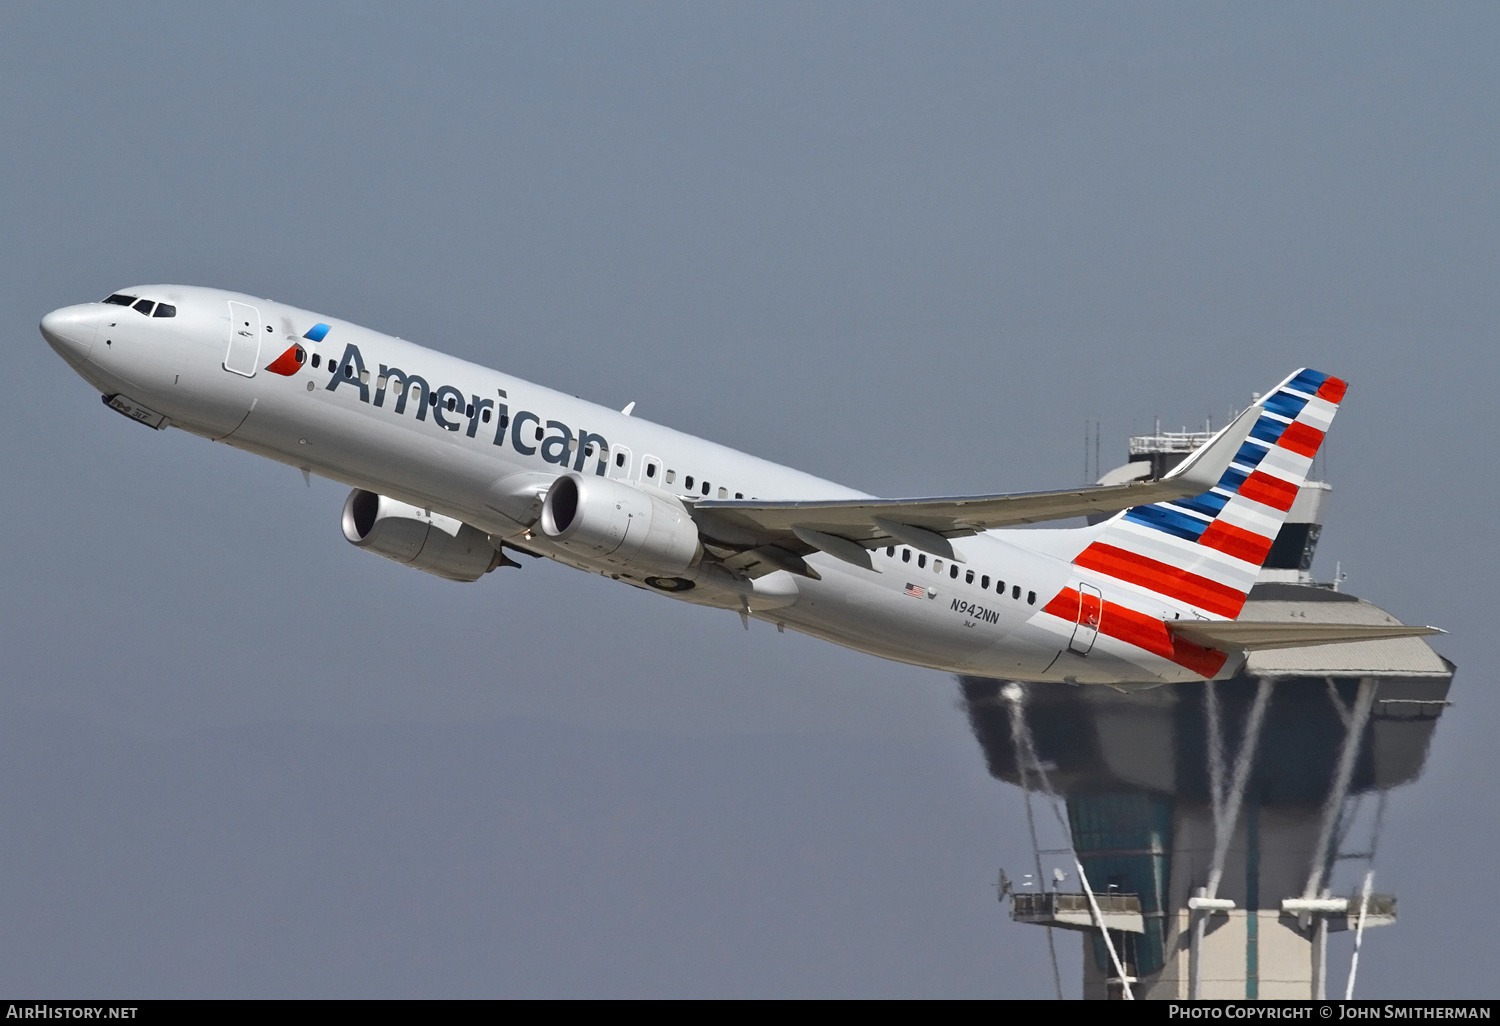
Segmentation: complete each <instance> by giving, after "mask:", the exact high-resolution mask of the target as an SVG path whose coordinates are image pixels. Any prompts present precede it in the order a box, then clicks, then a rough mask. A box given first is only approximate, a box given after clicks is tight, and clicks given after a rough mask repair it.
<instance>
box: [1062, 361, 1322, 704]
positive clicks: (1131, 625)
mask: <svg viewBox="0 0 1500 1026" xmlns="http://www.w3.org/2000/svg"><path fill="white" fill-rule="evenodd" d="M1347 388H1348V385H1347V384H1346V383H1345V382H1344V381H1342V380H1340V379H1339V378H1335V377H1330V376H1329V375H1327V374H1322V373H1319V372H1318V371H1314V370H1299V371H1298V372H1297V373H1295V374H1293V375H1291V376H1290V377H1288V378H1287V379H1286V380H1285V381H1283V382H1282V383H1281V384H1280V385H1278V386H1277V387H1276V388H1275V389H1274V390H1273V391H1272V392H1270V393H1269V394H1268V395H1266V396H1264V397H1263V398H1261V399H1260V400H1259V401H1258V402H1257V403H1256V405H1257V406H1258V407H1260V410H1261V413H1260V416H1259V418H1258V419H1257V420H1256V422H1255V424H1254V426H1253V427H1252V428H1251V430H1250V434H1249V437H1247V438H1246V440H1245V441H1244V443H1243V444H1242V445H1241V446H1240V449H1239V452H1238V453H1237V454H1236V455H1235V457H1234V460H1233V462H1232V463H1231V464H1230V466H1229V469H1227V470H1226V471H1225V472H1224V474H1223V476H1222V477H1221V478H1220V479H1219V483H1218V484H1217V485H1215V486H1214V487H1213V488H1212V489H1210V490H1209V491H1207V492H1204V493H1203V494H1202V495H1196V496H1193V497H1191V498H1187V499H1178V500H1176V501H1173V502H1158V503H1153V504H1152V505H1149V506H1136V507H1134V508H1132V509H1128V510H1126V511H1124V512H1123V513H1120V514H1117V515H1116V516H1115V517H1114V518H1112V519H1111V520H1109V521H1107V522H1106V523H1104V524H1101V525H1100V527H1099V528H1096V529H1095V530H1096V531H1097V532H1098V533H1097V534H1095V535H1094V538H1093V540H1092V541H1091V542H1090V544H1089V545H1088V546H1087V547H1086V548H1085V549H1084V550H1083V551H1082V552H1080V553H1079V554H1078V556H1077V557H1075V558H1074V560H1073V562H1074V565H1075V566H1077V567H1078V569H1079V571H1081V572H1082V573H1081V576H1083V577H1086V578H1087V577H1095V576H1096V575H1097V576H1098V577H1101V578H1105V579H1107V580H1102V581H1100V583H1101V584H1106V585H1110V586H1113V587H1111V588H1110V590H1112V591H1115V592H1116V593H1117V594H1119V592H1118V584H1121V583H1123V584H1125V585H1129V586H1130V588H1129V592H1134V593H1136V594H1137V595H1138V594H1139V592H1138V591H1137V589H1139V591H1140V592H1146V593H1147V595H1145V596H1140V598H1147V599H1148V600H1149V598H1150V597H1151V596H1162V597H1165V598H1168V599H1170V600H1172V603H1173V604H1174V605H1177V606H1179V607H1186V608H1187V609H1188V611H1189V612H1190V613H1194V614H1197V615H1201V616H1203V617H1206V618H1208V619H1231V620H1232V619H1234V618H1235V617H1237V616H1239V614H1240V610H1241V609H1242V608H1243V607H1244V604H1245V599H1246V597H1247V596H1248V595H1249V593H1250V589H1251V587H1252V586H1254V584H1255V580H1256V577H1257V576H1258V574H1259V572H1260V568H1261V565H1262V564H1263V563H1264V562H1265V559H1266V554H1267V553H1268V552H1270V550H1271V543H1272V542H1273V541H1275V540H1276V535H1277V532H1279V531H1280V529H1281V524H1282V522H1283V521H1284V520H1285V519H1286V515H1287V511H1288V510H1290V509H1291V507H1292V503H1293V501H1295V500H1296V498H1297V492H1298V490H1299V489H1300V488H1301V487H1302V484H1303V482H1304V481H1306V480H1307V475H1308V472H1309V471H1310V470H1311V469H1312V460H1313V456H1315V455H1316V454H1317V451H1318V447H1319V446H1320V445H1321V444H1322V442H1323V436H1324V434H1325V433H1326V432H1327V431H1328V427H1329V425H1330V424H1331V423H1332V422H1333V416H1334V414H1335V413H1336V412H1337V411H1338V406H1339V403H1340V402H1341V401H1342V400H1343V398H1344V392H1345V391H1346V389H1347ZM1106 594H1108V592H1106ZM1120 598H1121V599H1122V600H1123V603H1122V604H1118V605H1117V604H1116V603H1114V602H1106V603H1105V606H1106V608H1105V609H1104V610H1102V613H1103V615H1102V617H1101V625H1100V631H1101V632H1102V633H1105V634H1109V635H1112V636H1114V637H1116V638H1117V639H1119V640H1121V641H1125V642H1127V643H1129V644H1132V645H1135V646H1137V647H1140V648H1144V649H1147V650H1148V651H1152V652H1155V653H1156V654H1158V655H1161V656H1163V657H1165V658H1167V659H1171V660H1172V661H1173V662H1176V663H1178V664H1179V665H1182V666H1185V667H1187V668H1189V669H1191V670H1193V671H1194V672H1196V673H1199V674H1201V675H1203V676H1213V674H1214V673H1216V672H1217V671H1218V669H1219V668H1220V667H1221V666H1222V665H1223V663H1224V660H1225V656H1224V654H1223V653H1221V652H1216V651H1214V650H1212V649H1201V648H1198V647H1197V646H1194V645H1190V644H1187V643H1185V642H1182V641H1181V640H1178V639H1174V638H1173V637H1172V636H1171V635H1170V632H1169V631H1168V630H1167V629H1166V625H1165V623H1164V622H1163V621H1162V619H1161V618H1160V615H1159V614H1156V615H1148V614H1145V613H1142V612H1139V611H1138V609H1139V608H1140V607H1142V606H1143V605H1144V603H1142V602H1141V601H1139V599H1137V600H1136V601H1134V602H1132V601H1131V599H1130V597H1129V594H1128V593H1126V594H1120ZM1079 601H1080V600H1079V596H1078V593H1077V592H1076V591H1074V589H1072V588H1066V589H1064V590H1063V592H1062V594H1060V595H1058V596H1057V598H1055V599H1053V601H1052V602H1051V603H1048V607H1047V610H1046V611H1047V612H1054V608H1053V607H1054V606H1055V613H1054V615H1058V616H1061V617H1063V618H1065V619H1069V620H1072V619H1075V618H1076V617H1077V615H1078V609H1079V608H1080V606H1079ZM1132 605H1134V606H1136V607H1137V608H1135V609H1132V608H1130V607H1131V606H1132ZM1148 608H1149V606H1148Z"/></svg>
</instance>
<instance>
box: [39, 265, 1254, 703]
mask: <svg viewBox="0 0 1500 1026" xmlns="http://www.w3.org/2000/svg"><path fill="white" fill-rule="evenodd" d="M131 291H132V293H133V294H136V295H139V296H145V297H150V298H151V299H153V300H158V301H163V302H167V303H171V304H173V305H174V306H175V308H176V313H175V316H173V317H170V318H162V317H147V316H143V315H142V314H140V313H138V312H137V311H135V310H133V309H131V308H130V307H127V306H118V305H105V304H101V303H90V304H84V305H81V306H77V307H69V308H65V309H64V310H60V311H57V312H55V313H54V314H50V315H48V321H46V322H44V334H45V335H46V336H47V338H48V341H49V342H50V343H51V344H52V345H53V346H54V348H56V349H57V350H58V351H59V353H61V354H62V355H63V356H64V358H65V359H67V360H68V362H69V363H70V364H71V365H72V366H73V367H74V369H76V370H77V372H78V373H79V374H80V375H81V376H82V377H84V378H85V379H86V380H87V381H88V382H89V383H90V384H92V385H93V386H94V387H95V388H97V389H99V390H100V392H101V393H103V394H104V395H106V396H111V395H116V394H119V395H122V396H125V397H128V398H129V399H130V400H132V401H133V402H134V403H136V404H139V405H140V406H141V407H143V408H147V409H149V410H151V411H154V412H155V413H157V414H161V415H164V416H165V417H167V418H169V420H170V423H171V425H172V426H174V427H179V428H182V429H183V430H186V431H190V432H192V433H194V434H198V435H202V436H204V437H206V438H210V439H213V440H215V441H219V442H224V443H226V444H228V445H232V446H235V447H237V448H241V449H245V450H248V451H250V452H254V453H258V454H260V455H262V456H266V457H269V458H270V459H273V460H277V461H279V462H281V463H286V464H289V465H291V466H294V467H299V468H302V469H304V470H307V471H309V472H311V473H314V474H318V475H320V476H323V477H328V478H332V479H334V480H337V481H341V482H344V483H346V484H348V485H351V486H353V487H356V488H360V489H365V490H367V491H371V492H377V493H380V494H383V495H387V496H390V497H392V498H395V499H398V500H401V501H403V502H406V503H410V504H411V505H413V506H417V507H421V508H423V509H426V510H430V511H432V512H434V513H439V514H442V515H444V516H447V517H452V518H455V519H457V520H461V521H463V522H464V523H467V524H470V525H472V526H473V527H475V528H477V529H478V530H480V531H483V532H486V533H487V534H489V535H490V536H491V538H492V539H494V540H495V541H496V542H500V541H506V542H510V543H513V544H515V545H517V546H520V547H522V548H524V549H526V550H529V551H531V552H534V553H539V554H541V555H544V556H547V557H550V558H553V559H556V560H559V561H560V562H564V563H567V564H569V565H571V566H575V567H577V568H579V569H583V570H588V571H591V572H598V573H605V574H607V575H608V576H611V577H614V578H616V579H618V580H621V581H623V582H624V583H628V584H631V585H632V586H635V587H639V588H644V589H646V590H653V589H652V588H651V587H650V586H649V585H648V584H646V583H645V580H644V578H643V577H642V576H638V575H631V574H628V573H621V572H620V570H619V568H618V567H608V566H604V565H599V564H593V565H591V564H590V563H589V562H588V561H586V560H582V559H580V558H578V557H577V556H576V554H573V553H570V552H568V551H566V550H564V549H562V548H559V547H557V546H555V545H553V544H552V543H551V542H550V540H549V539H548V538H547V537H546V536H545V535H544V534H542V533H541V532H540V531H533V530H531V527H532V526H533V524H534V523H535V520H536V516H537V513H538V512H539V509H540V495H541V493H542V492H544V491H545V489H546V487H547V484H548V483H549V482H550V481H552V480H553V479H554V478H556V477H557V476H558V475H559V474H561V473H564V472H565V471H576V472H580V473H582V474H583V475H585V476H586V477H587V476H591V475H599V474H602V475H603V476H607V477H610V478H614V479H617V480H620V481H625V482H629V483H631V484H633V485H637V486H640V487H643V488H647V489H652V488H655V489H661V490H662V491H664V492H667V493H671V494H675V495H678V496H682V497H686V498H694V499H701V498H703V497H705V496H709V497H713V498H737V497H742V498H744V499H751V498H756V499H762V500H796V499H805V500H834V499H849V498H860V497H864V493H861V492H858V491H855V490H853V489H850V488H846V487H844V486H842V485H838V484H834V483H833V482H830V481H825V480H822V479H820V478H817V477H813V476H811V475H809V474H804V473H802V472H800V471H797V470H793V469H791V468H788V467H783V466H779V465H777V464H774V463H770V462H768V461H766V460H762V459H758V458H756V457H754V456H750V455H747V454H745V453H742V452H737V451H735V450H733V449H729V448H726V447H724V446H721V445H716V444H714V443H712V442H709V441H705V440H704V439H701V438H696V437H694V436H691V435H687V434H683V433H682V432H678V431H674V430H672V429H671V428H667V427H663V426H661V425H659V424H653V423H651V422H650V421H647V420H645V419H643V418H639V417H633V416H627V415H626V414H624V413H621V412H619V411H616V410H612V409H608V408H605V407H602V406H599V405H597V404H594V403H590V402H586V401H584V400H582V399H578V398H576V397H573V396H570V395H566V394H564V393H561V392H556V391H553V390H552V389H549V388H545V387H543V386H540V385H535V384H532V383H531V382H528V381H523V380H521V379H519V378H514V377H511V376H509V375H506V374H503V373H501V372H499V371H496V370H491V369H489V368H486V367H482V366H479V365H477V364H473V363H469V362H467V361H464V360H459V359H456V358H454V357H452V356H448V355H445V354H444V353H441V352H437V351H435V350H432V349H427V348H424V347H422V346H419V345H415V344H413V343H411V342H407V341H404V340H402V339H399V338H393V337H391V336H388V335H382V334H379V333H378V332H374V331H370V330H368V329H365V328H361V327H359V326H358V325H354V324H350V323H348V322H345V321H340V320H337V319H335V318H331V317H326V316H323V315H318V314H312V313H309V312H307V311H304V310H300V309H296V308H293V307H289V306H286V305H284V304H281V303H276V302H272V301H269V300H265V299H258V298H253V297H249V296H244V295H240V294H238V293H231V292H223V291H219V290H213V289H203V288H194V287H184V286H157V287H145V288H141V289H137V290H131ZM231 304H237V305H234V306H232V305H231ZM231 310H234V311H235V316H236V318H237V322H235V323H232V322H231ZM247 324H248V330H247ZM315 324H325V325H328V326H329V330H328V331H327V333H326V336H325V337H323V338H322V340H321V341H314V340H312V339H310V338H307V337H304V336H305V334H306V333H307V332H308V331H309V329H310V328H311V327H312V326H313V325H315ZM299 345H300V346H302V347H303V348H304V349H305V351H306V357H307V358H306V362H305V363H304V364H302V365H301V366H300V367H299V368H297V369H296V371H295V372H294V373H290V374H282V373H272V372H270V371H268V370H267V366H268V365H269V364H271V363H272V362H273V361H274V360H276V358H277V357H278V356H279V355H280V354H282V353H283V352H285V351H287V350H288V349H289V348H290V347H293V346H299ZM235 347H238V349H236V348H235ZM355 354H357V360H356V358H355ZM226 363H230V364H233V365H234V366H236V367H238V368H239V369H240V371H241V372H239V373H237V372H236V371H235V370H231V369H226ZM315 363H316V364H317V366H314V364H315ZM330 363H332V365H333V367H334V368H335V369H334V370H333V371H330ZM361 365H362V372H361ZM246 370H248V371H251V372H252V373H248V374H247V373H244V371H246ZM392 371H399V372H401V375H405V376H417V377H420V378H421V379H423V380H424V381H425V383H426V385H427V386H428V387H427V388H426V389H425V390H422V391H421V392H416V391H414V390H412V391H408V389H407V388H406V385H407V383H406V382H405V381H401V375H397V374H393V373H392ZM398 382H399V384H398ZM401 393H408V398H407V401H405V402H402V396H401ZM429 395H431V396H433V397H435V398H436V400H437V403H436V405H433V404H431V402H430V401H429V399H428V396H429ZM424 403H426V406H425V408H423V404H424ZM450 407H451V408H450ZM419 410H420V411H421V413H422V414H423V415H421V416H419V415H418V414H419ZM1068 534H1069V532H1067V531H1038V530H998V531H990V532H987V533H985V534H981V535H977V536H975V537H972V538H966V539H963V542H962V546H961V547H962V550H963V556H964V558H965V561H964V562H963V563H961V564H958V569H957V570H956V571H955V570H954V569H953V566H954V564H953V563H952V562H951V561H945V560H941V559H937V558H935V557H933V556H931V555H927V554H924V553H920V552H918V551H916V550H914V549H911V548H908V547H906V546H902V545H896V546H894V547H893V548H890V549H887V548H882V549H879V550H876V551H875V552H874V553H873V562H874V569H873V570H867V569H864V568H862V567H858V566H855V565H852V564H850V563H848V562H844V561H842V560H840V559H836V558H833V557H830V556H828V555H826V554H824V553H821V552H815V553H813V554H812V555H810V556H808V557H807V562H808V564H809V565H811V566H812V567H813V568H814V569H815V570H816V572H817V573H818V574H819V575H820V577H819V579H812V578H809V577H800V576H799V577H795V578H793V576H792V575H790V574H788V573H786V572H785V571H778V572H777V573H775V574H773V575H771V579H768V580H767V579H763V581H762V582H759V587H758V588H756V589H755V590H753V591H749V592H748V593H747V590H746V587H745V586H744V584H743V583H740V582H735V581H733V580H732V579H731V577H730V575H729V574H728V573H726V572H725V571H724V570H723V569H722V568H721V567H716V566H714V565H713V563H712V561H711V560H708V561H705V562H704V563H703V564H702V565H700V566H699V567H696V568H694V569H692V570H690V571H687V572H685V573H684V576H685V577H687V578H693V579H695V580H696V582H697V585H698V586H697V587H693V588H692V589H691V590H687V591H678V592H672V593H670V595H671V597H675V598H680V599H682V600H683V601H688V602H695V603H698V604H703V605H710V606H716V607H720V608H725V609H736V610H742V611H744V612H747V613H748V614H749V615H751V616H754V617H756V618H758V619H762V620H765V621H767V622H771V623H774V624H776V625H778V626H783V627H788V628H791V629H793V630H797V631H801V632H803V633H806V634H810V635H814V636H817V637H820V638H824V639H826V640H829V641H832V642H835V643H837V644H840V645H844V646H847V647H849V648H853V649H857V650H859V651H862V652H868V653H870V654H872V655H877V656H881V657H883V658H887V659H894V660H899V661H901V662H906V663H912V664H916V665H920V666H927V667H932V668H934V669H939V670H945V671H951V672H957V673H971V674H980V675H985V676H994V677H1011V678H1019V679H1031V680H1073V681H1078V682H1102V683H1122V682H1142V683H1151V682H1163V681H1177V680H1193V679H1199V678H1198V677H1197V676H1196V675H1195V674H1193V673H1192V672H1190V671H1188V670H1186V669H1184V668H1183V667H1181V666H1178V665H1175V664H1173V663H1171V662H1168V661H1166V660H1163V659H1158V658H1155V657H1153V656H1150V655H1149V654H1148V653H1144V652H1142V651H1140V650H1138V649H1134V648H1131V647H1130V646H1128V645H1123V644H1119V643H1118V642H1116V641H1115V640H1114V639H1111V638H1107V637H1105V636H1103V635H1100V636H1099V637H1098V638H1097V640H1096V641H1094V642H1093V643H1092V646H1091V648H1090V649H1089V650H1088V652H1087V654H1086V655H1083V654H1077V653H1075V652H1074V651H1071V650H1070V648H1069V642H1070V639H1071V638H1072V636H1073V625H1072V624H1069V623H1067V622H1065V621H1060V620H1059V618H1058V617H1057V616H1055V615H1048V614H1045V613H1043V608H1044V607H1045V606H1046V605H1047V603H1048V601H1049V600H1050V599H1052V598H1053V597H1054V596H1056V595H1058V594H1059V592H1060V591H1061V590H1062V589H1064V588H1065V587H1073V588H1077V587H1078V585H1079V580H1080V578H1079V576H1078V571H1077V568H1075V567H1073V566H1072V565H1071V563H1070V562H1069V559H1070V557H1071V555H1072V554H1073V552H1074V551H1076V546H1073V547H1072V548H1070V547H1069V544H1068V542H1067V541H1066V539H1065V538H1064V536H1066V535H1068ZM1059 557H1061V558H1059ZM1002 581H1003V582H1004V591H1003V593H1002V592H1001V591H1000V590H999V582H1002ZM664 594H665V593H664ZM1149 602H1150V603H1155V604H1156V605H1155V610H1156V613H1153V615H1157V614H1159V615H1162V616H1165V617H1167V618H1171V617H1172V616H1174V615H1186V614H1189V613H1191V610H1187V609H1186V608H1185V607H1180V606H1174V605H1172V604H1171V603H1170V602H1169V601H1168V600H1165V599H1162V598H1160V597H1155V596H1153V597H1150V598H1149ZM1232 669H1233V667H1226V671H1228V670H1232Z"/></svg>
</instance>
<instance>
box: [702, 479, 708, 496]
mask: <svg viewBox="0 0 1500 1026" xmlns="http://www.w3.org/2000/svg"><path fill="white" fill-rule="evenodd" d="M702 490H703V494H704V495H707V494H708V482H707V481H704V482H703V489H702Z"/></svg>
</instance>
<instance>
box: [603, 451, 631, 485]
mask: <svg viewBox="0 0 1500 1026" xmlns="http://www.w3.org/2000/svg"><path fill="white" fill-rule="evenodd" d="M606 476H608V477H612V478H614V479H615V480H616V481H629V480H630V450H629V449H627V448H625V446H623V445H615V446H611V447H610V450H609V471H608V474H607V475H606Z"/></svg>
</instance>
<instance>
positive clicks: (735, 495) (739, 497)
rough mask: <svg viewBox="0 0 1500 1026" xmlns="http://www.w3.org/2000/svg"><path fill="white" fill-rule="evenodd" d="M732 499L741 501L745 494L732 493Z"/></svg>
mask: <svg viewBox="0 0 1500 1026" xmlns="http://www.w3.org/2000/svg"><path fill="white" fill-rule="evenodd" d="M734 497H735V498H736V499H743V498H744V497H745V493H744V492H735V493H734Z"/></svg>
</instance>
